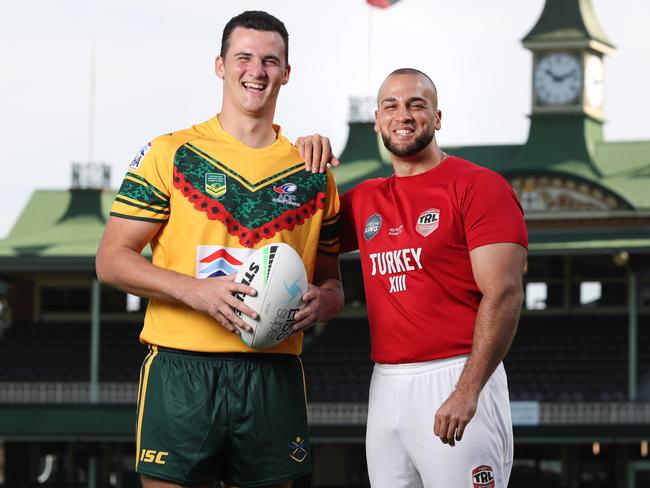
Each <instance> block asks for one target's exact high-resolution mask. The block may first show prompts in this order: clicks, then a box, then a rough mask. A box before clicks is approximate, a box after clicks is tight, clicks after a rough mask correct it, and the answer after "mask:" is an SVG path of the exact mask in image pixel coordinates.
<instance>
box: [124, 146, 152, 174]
mask: <svg viewBox="0 0 650 488" xmlns="http://www.w3.org/2000/svg"><path fill="white" fill-rule="evenodd" d="M149 149H151V142H147V143H146V144H145V145H144V146H142V147H141V148H140V150H139V151H138V152H137V154H136V155H135V157H134V158H133V161H131V164H129V169H132V170H136V169H138V167H139V166H140V161H142V158H144V157H145V156H146V155H147V153H148V152H149Z"/></svg>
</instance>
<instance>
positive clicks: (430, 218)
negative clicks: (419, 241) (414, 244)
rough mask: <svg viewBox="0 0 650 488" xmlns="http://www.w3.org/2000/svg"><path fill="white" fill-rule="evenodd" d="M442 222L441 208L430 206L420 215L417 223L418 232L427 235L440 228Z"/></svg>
mask: <svg viewBox="0 0 650 488" xmlns="http://www.w3.org/2000/svg"><path fill="white" fill-rule="evenodd" d="M439 222H440V210H438V209H437V208H430V209H427V210H425V211H424V212H422V213H421V214H420V216H419V217H418V221H417V223H416V224H415V230H416V231H417V232H418V234H420V235H422V236H424V237H426V236H428V235H429V234H431V233H432V232H433V231H434V230H436V229H437V228H438V223H439Z"/></svg>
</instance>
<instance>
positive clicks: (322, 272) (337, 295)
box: [293, 252, 343, 332]
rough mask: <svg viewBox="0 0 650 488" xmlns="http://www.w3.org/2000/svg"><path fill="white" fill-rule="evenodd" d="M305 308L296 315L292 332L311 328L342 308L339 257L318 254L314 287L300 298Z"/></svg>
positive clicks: (311, 286)
mask: <svg viewBox="0 0 650 488" xmlns="http://www.w3.org/2000/svg"><path fill="white" fill-rule="evenodd" d="M302 300H303V302H305V306H304V307H303V308H302V309H300V311H299V312H298V313H296V322H295V323H294V324H293V331H294V332H297V331H299V330H303V329H306V328H308V327H311V326H312V325H314V324H315V323H316V322H321V321H323V320H328V319H330V318H332V317H334V315H336V314H337V313H339V312H340V311H341V308H342V307H343V286H342V285H341V270H340V267H339V257H338V255H337V256H331V255H329V254H324V253H322V252H319V253H318V255H317V256H316V267H315V269H314V285H309V289H308V290H307V292H306V293H305V294H304V295H303V297H302Z"/></svg>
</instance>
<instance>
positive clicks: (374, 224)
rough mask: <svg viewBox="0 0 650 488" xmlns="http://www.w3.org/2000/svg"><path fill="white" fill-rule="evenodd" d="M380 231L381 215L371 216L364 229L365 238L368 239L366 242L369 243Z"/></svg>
mask: <svg viewBox="0 0 650 488" xmlns="http://www.w3.org/2000/svg"><path fill="white" fill-rule="evenodd" d="M379 229H381V215H379V214H374V215H371V216H370V218H369V219H368V220H367V221H366V226H365V227H364V228H363V237H365V238H366V241H369V240H370V239H372V238H373V237H375V236H376V235H377V232H379Z"/></svg>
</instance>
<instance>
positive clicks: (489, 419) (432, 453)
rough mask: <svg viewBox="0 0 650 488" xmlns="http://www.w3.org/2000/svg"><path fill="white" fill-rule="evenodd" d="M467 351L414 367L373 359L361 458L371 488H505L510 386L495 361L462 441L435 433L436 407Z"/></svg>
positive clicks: (459, 370) (510, 442)
mask: <svg viewBox="0 0 650 488" xmlns="http://www.w3.org/2000/svg"><path fill="white" fill-rule="evenodd" d="M466 361H467V356H459V357H454V358H450V359H441V360H437V361H429V362H424V363H414V364H375V367H374V370H373V373H372V380H371V382H370V401H369V405H368V428H367V432H366V457H367V460H368V473H369V475H370V484H371V486H372V488H407V487H408V488H415V487H426V488H456V487H457V488H505V487H506V486H507V485H508V478H509V477H510V470H511V468H512V455H513V440H512V420H511V418H510V402H509V399H508V383H507V379H506V373H505V371H504V369H503V365H502V364H499V366H498V367H497V369H496V370H495V372H494V374H493V375H492V376H491V377H490V379H489V380H488V382H487V384H486V385H485V387H484V388H483V391H482V392H481V395H480V396H479V402H478V408H477V410H476V414H475V415H474V417H473V418H472V420H471V421H470V422H469V424H468V425H467V427H466V429H465V433H464V435H463V438H462V440H461V441H457V442H456V445H455V446H453V447H452V446H449V445H448V444H443V443H442V442H441V440H440V438H439V437H436V436H435V435H434V434H433V422H434V418H435V414H436V411H437V410H438V408H439V407H440V405H441V404H442V403H443V402H444V401H445V400H446V399H447V398H448V397H449V395H450V394H451V392H452V391H453V389H454V388H455V386H456V383H457V382H458V379H459V378H460V375H461V373H462V372H463V368H464V366H465V362H466Z"/></svg>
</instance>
